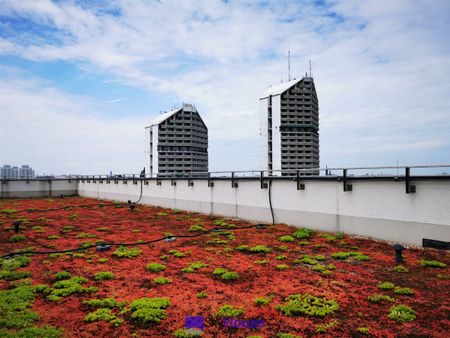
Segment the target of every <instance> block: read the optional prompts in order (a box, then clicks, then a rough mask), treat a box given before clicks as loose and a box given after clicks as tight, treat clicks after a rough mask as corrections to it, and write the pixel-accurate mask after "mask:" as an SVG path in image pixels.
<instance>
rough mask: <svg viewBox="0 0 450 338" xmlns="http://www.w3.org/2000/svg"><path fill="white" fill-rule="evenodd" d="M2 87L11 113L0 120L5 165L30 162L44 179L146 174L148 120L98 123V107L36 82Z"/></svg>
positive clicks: (6, 82)
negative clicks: (49, 176) (63, 175)
mask: <svg viewBox="0 0 450 338" xmlns="http://www.w3.org/2000/svg"><path fill="white" fill-rule="evenodd" d="M3 70H4V69H3ZM22 75H23V74H22ZM0 87H1V88H2V90H1V91H0V106H1V107H2V111H3V112H8V114H3V113H2V114H1V119H0V125H1V133H0V143H1V144H2V147H1V152H0V159H1V162H2V163H13V164H21V163H23V162H24V159H26V161H27V163H29V164H31V165H33V166H34V167H35V169H36V170H38V171H39V172H40V173H41V174H42V173H44V172H46V173H56V174H61V173H72V174H77V173H78V174H82V173H83V174H94V173H104V174H106V173H109V170H113V171H114V172H122V173H134V172H138V171H140V170H141V169H142V167H143V164H142V163H143V159H144V154H143V149H142V145H143V143H144V130H143V127H142V126H143V125H144V124H145V121H144V120H143V119H137V118H126V119H125V118H121V119H105V120H103V119H99V118H95V117H93V116H92V115H91V113H90V112H91V111H93V110H95V109H98V107H99V106H100V104H98V103H97V102H95V101H93V100H92V99H90V98H88V97H83V96H77V95H70V94H67V93H65V92H62V91H60V90H58V89H56V88H53V87H49V86H48V83H45V82H42V81H39V80H36V79H26V78H23V77H22V78H19V77H17V78H16V79H15V80H12V79H11V78H6V79H5V78H0Z"/></svg>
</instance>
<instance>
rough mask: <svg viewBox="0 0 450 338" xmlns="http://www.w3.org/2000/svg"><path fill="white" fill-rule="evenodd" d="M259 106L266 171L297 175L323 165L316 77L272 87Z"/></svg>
mask: <svg viewBox="0 0 450 338" xmlns="http://www.w3.org/2000/svg"><path fill="white" fill-rule="evenodd" d="M259 109H260V135H261V149H262V170H268V171H269V172H271V174H272V175H276V176H279V175H282V176H294V175H296V173H295V171H296V170H298V169H309V168H315V169H317V168H319V103H318V100H317V94H316V89H315V86H314V80H313V78H312V77H310V76H306V77H303V78H301V79H297V80H293V81H289V82H285V83H281V84H279V85H276V86H273V87H270V88H268V89H267V90H266V91H265V92H264V94H263V95H262V96H261V97H260V99H259ZM318 174H319V171H318V170H310V171H308V172H304V171H302V172H301V175H318Z"/></svg>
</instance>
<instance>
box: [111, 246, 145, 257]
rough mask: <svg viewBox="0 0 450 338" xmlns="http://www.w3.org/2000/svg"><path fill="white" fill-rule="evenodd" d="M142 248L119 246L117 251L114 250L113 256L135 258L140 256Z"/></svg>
mask: <svg viewBox="0 0 450 338" xmlns="http://www.w3.org/2000/svg"><path fill="white" fill-rule="evenodd" d="M141 253H142V250H140V249H138V248H128V247H126V246H119V247H118V248H117V249H116V251H114V252H113V256H116V257H118V258H134V257H137V256H139V255H140V254H141Z"/></svg>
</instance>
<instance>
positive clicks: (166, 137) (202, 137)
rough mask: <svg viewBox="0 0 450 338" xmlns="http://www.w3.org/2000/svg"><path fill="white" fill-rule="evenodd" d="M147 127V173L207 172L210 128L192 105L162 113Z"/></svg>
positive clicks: (168, 174)
mask: <svg viewBox="0 0 450 338" xmlns="http://www.w3.org/2000/svg"><path fill="white" fill-rule="evenodd" d="M145 129H146V138H147V151H146V173H147V174H150V175H152V176H153V175H158V176H173V175H186V174H190V173H193V172H208V128H207V127H206V124H205V123H204V122H203V120H202V118H201V117H200V114H199V113H198V112H197V109H196V108H195V107H194V106H193V105H191V104H187V103H184V104H183V106H182V107H181V108H178V109H175V110H172V111H170V112H166V113H164V114H161V115H160V116H158V117H157V118H155V119H154V120H153V121H152V122H151V123H150V125H149V126H147V127H146V128H145Z"/></svg>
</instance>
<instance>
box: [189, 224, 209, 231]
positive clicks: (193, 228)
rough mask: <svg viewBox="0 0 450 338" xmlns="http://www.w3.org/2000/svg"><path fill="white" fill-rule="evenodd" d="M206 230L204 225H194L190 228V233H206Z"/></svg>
mask: <svg viewBox="0 0 450 338" xmlns="http://www.w3.org/2000/svg"><path fill="white" fill-rule="evenodd" d="M205 230H206V229H205V227H204V226H203V225H201V224H195V225H192V226H191V227H190V228H189V230H188V231H192V232H193V231H205Z"/></svg>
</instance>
